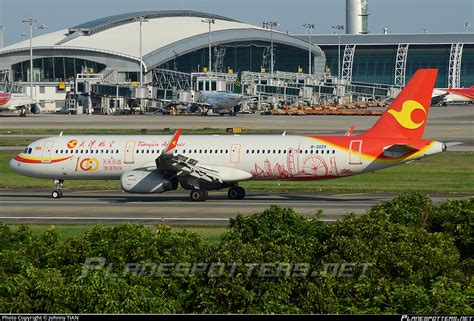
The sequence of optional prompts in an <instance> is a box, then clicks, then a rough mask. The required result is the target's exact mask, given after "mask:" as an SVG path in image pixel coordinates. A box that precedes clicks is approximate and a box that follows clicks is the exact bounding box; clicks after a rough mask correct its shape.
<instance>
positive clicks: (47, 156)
mask: <svg viewBox="0 0 474 321" xmlns="http://www.w3.org/2000/svg"><path fill="white" fill-rule="evenodd" d="M53 144H54V142H46V143H44V145H43V150H42V151H41V163H43V164H49V163H51V151H52V149H53Z"/></svg>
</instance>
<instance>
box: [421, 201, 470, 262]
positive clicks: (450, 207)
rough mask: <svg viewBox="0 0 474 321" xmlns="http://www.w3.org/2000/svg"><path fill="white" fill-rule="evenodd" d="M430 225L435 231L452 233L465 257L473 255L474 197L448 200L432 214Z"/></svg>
mask: <svg viewBox="0 0 474 321" xmlns="http://www.w3.org/2000/svg"><path fill="white" fill-rule="evenodd" d="M430 226H431V227H430V230H431V231H433V232H443V233H447V234H450V235H452V236H453V237H454V241H455V242H456V246H457V247H458V249H459V251H460V252H461V255H462V256H463V257H465V258H472V257H473V251H474V197H471V198H469V199H463V200H448V201H446V202H445V203H444V204H442V205H441V206H439V207H438V209H437V210H436V211H435V212H434V214H433V215H432V217H431V219H430Z"/></svg>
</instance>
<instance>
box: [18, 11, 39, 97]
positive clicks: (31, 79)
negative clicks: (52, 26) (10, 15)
mask: <svg viewBox="0 0 474 321" xmlns="http://www.w3.org/2000/svg"><path fill="white" fill-rule="evenodd" d="M22 22H24V23H27V24H29V25H30V96H31V99H32V100H34V95H33V24H34V23H36V22H38V19H36V18H35V17H27V18H26V19H25V20H23V21H22Z"/></svg>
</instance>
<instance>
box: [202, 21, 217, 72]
mask: <svg viewBox="0 0 474 321" xmlns="http://www.w3.org/2000/svg"><path fill="white" fill-rule="evenodd" d="M201 21H202V22H204V23H207V24H209V74H212V52H211V49H212V45H211V24H214V23H216V20H215V19H211V18H207V19H205V20H201Z"/></svg>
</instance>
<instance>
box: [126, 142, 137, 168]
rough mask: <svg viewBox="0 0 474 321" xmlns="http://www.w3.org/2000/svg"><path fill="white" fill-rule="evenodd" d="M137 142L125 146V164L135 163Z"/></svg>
mask: <svg viewBox="0 0 474 321" xmlns="http://www.w3.org/2000/svg"><path fill="white" fill-rule="evenodd" d="M135 143H136V142H135V141H133V140H131V141H128V142H127V145H126V146H125V155H124V158H123V162H124V163H125V164H133V163H135Z"/></svg>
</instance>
